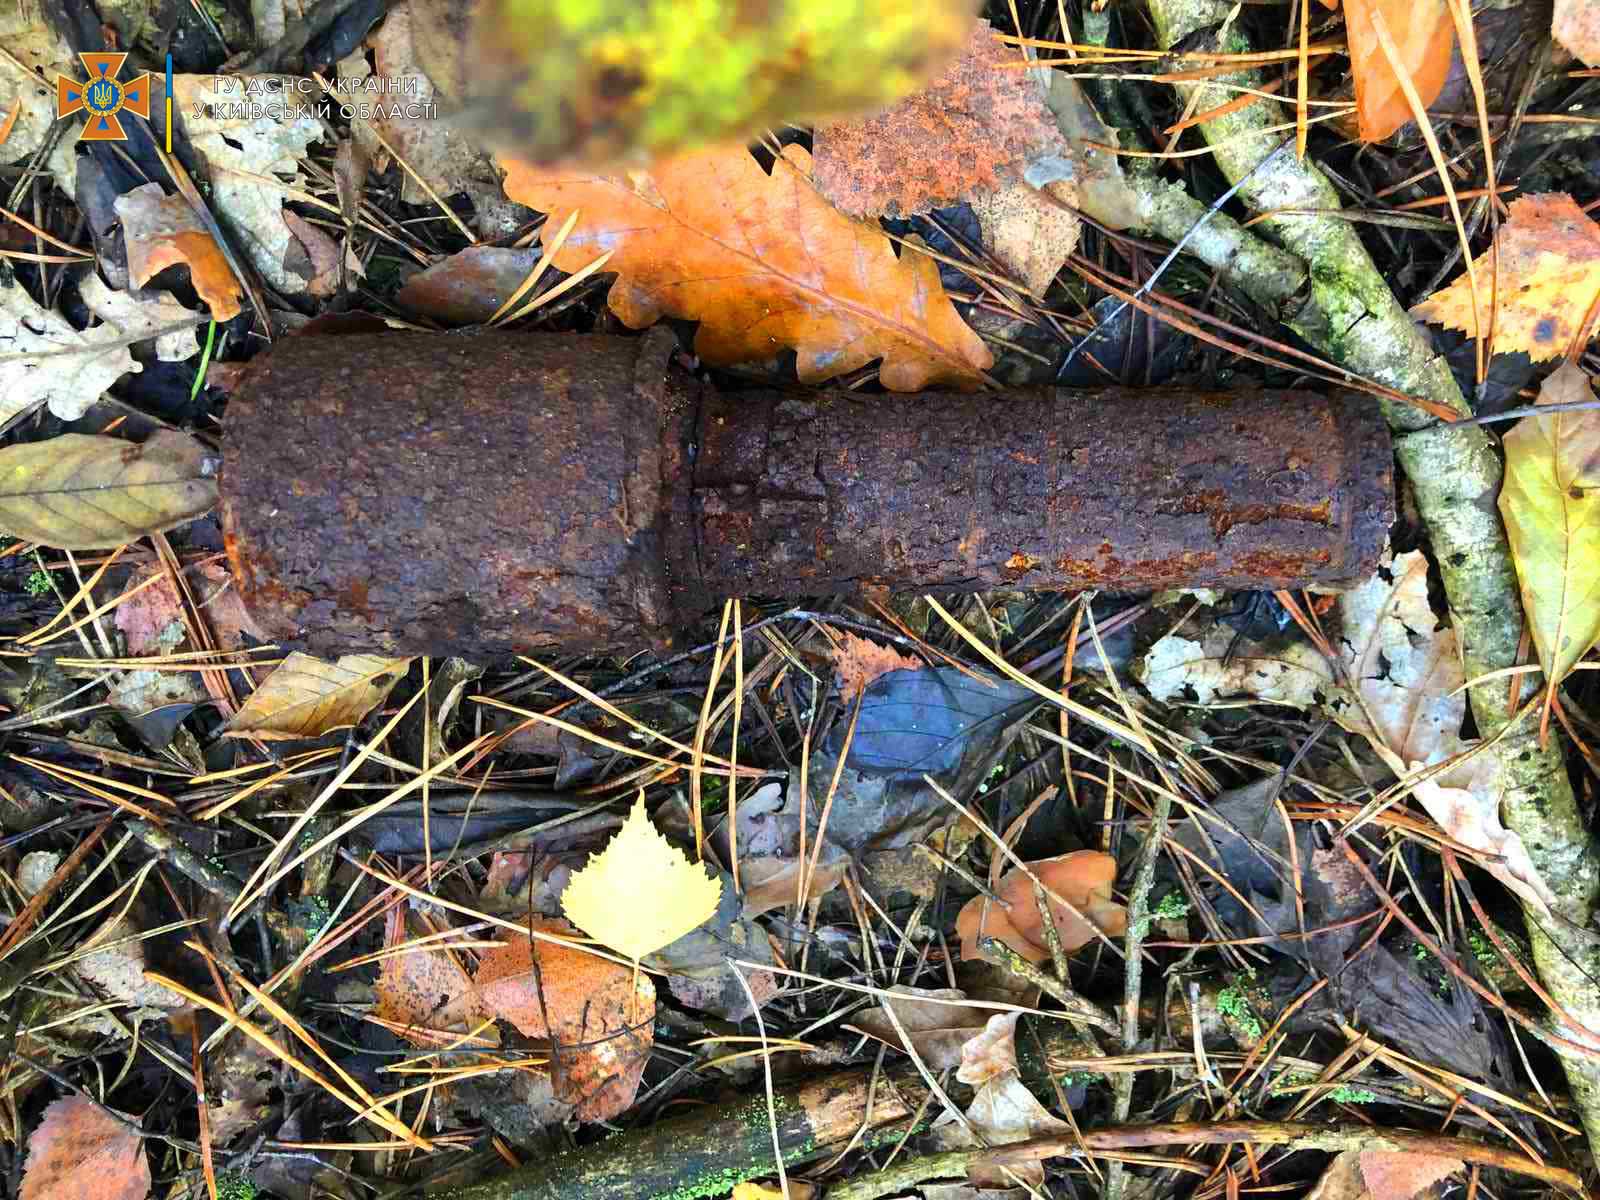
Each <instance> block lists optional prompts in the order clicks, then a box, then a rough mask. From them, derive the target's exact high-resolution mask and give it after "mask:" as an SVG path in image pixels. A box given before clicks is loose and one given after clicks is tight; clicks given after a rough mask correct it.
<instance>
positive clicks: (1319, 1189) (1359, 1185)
mask: <svg viewBox="0 0 1600 1200" xmlns="http://www.w3.org/2000/svg"><path fill="white" fill-rule="evenodd" d="M1306 1200H1371V1197H1370V1194H1369V1193H1368V1191H1367V1184H1366V1181H1365V1180H1364V1179H1362V1178H1361V1151H1359V1150H1343V1151H1340V1152H1339V1153H1338V1154H1335V1155H1334V1156H1333V1159H1332V1161H1330V1162H1329V1163H1328V1165H1327V1166H1326V1167H1324V1168H1323V1171H1322V1175H1321V1176H1320V1177H1319V1178H1318V1180H1317V1182H1316V1186H1314V1187H1313V1188H1312V1189H1311V1191H1310V1192H1309V1193H1307V1195H1306Z"/></svg>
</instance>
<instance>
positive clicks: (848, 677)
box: [833, 633, 924, 699]
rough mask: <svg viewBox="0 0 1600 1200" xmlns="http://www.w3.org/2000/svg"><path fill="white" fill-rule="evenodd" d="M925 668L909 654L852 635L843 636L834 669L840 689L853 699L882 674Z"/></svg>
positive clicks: (835, 658)
mask: <svg viewBox="0 0 1600 1200" xmlns="http://www.w3.org/2000/svg"><path fill="white" fill-rule="evenodd" d="M923 665H924V664H923V663H922V662H920V661H919V660H918V659H915V658H912V657H911V656H910V655H909V654H901V653H900V652H899V651H898V650H895V649H892V648H891V647H889V646H880V645H878V643H877V642H869V641H868V640H867V639H866V638H863V637H856V635H855V634H853V633H846V634H842V635H841V640H840V642H839V644H838V646H836V647H834V651H833V669H834V671H836V672H837V673H838V676H839V689H840V691H842V692H843V693H844V694H845V696H846V697H849V698H852V699H853V698H854V696H855V694H856V693H857V692H859V691H861V690H862V689H863V688H865V687H866V686H867V684H869V683H871V682H872V681H873V680H874V679H876V678H877V677H878V676H879V675H886V674H888V673H889V672H890V671H901V670H906V671H915V670H918V669H919V668H921V667H922V666H923Z"/></svg>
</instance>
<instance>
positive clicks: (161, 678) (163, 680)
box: [106, 670, 211, 717]
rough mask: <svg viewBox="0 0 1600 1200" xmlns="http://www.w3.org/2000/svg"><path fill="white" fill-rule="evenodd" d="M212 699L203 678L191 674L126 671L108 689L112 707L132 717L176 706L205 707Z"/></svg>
mask: <svg viewBox="0 0 1600 1200" xmlns="http://www.w3.org/2000/svg"><path fill="white" fill-rule="evenodd" d="M210 698H211V697H210V695H209V694H208V693H207V692H206V690H205V688H204V687H203V686H202V685H201V683H200V677H199V675H197V674H195V673H193V672H190V671H155V670H133V671H122V672H119V673H118V674H117V675H116V676H115V677H114V678H113V679H112V681H111V682H110V683H109V684H108V685H107V687H106V699H107V700H109V701H110V702H111V705H112V707H113V708H115V709H116V710H117V711H118V712H121V713H124V714H126V715H127V716H130V717H142V716H145V715H147V714H149V713H152V712H155V711H156V710H157V709H163V708H170V707H171V706H173V705H176V704H188V705H191V706H192V705H196V704H204V703H205V702H206V701H208V700H209V699H210Z"/></svg>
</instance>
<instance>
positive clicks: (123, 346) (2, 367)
mask: <svg viewBox="0 0 1600 1200" xmlns="http://www.w3.org/2000/svg"><path fill="white" fill-rule="evenodd" d="M3 61H4V59H3V57H0V62H3ZM142 369H143V368H142V367H140V366H139V364H138V363H137V362H135V361H134V358H133V355H132V354H130V353H129V352H128V343H127V341H126V339H124V338H123V336H122V331H121V330H120V329H118V328H117V327H116V326H115V325H106V324H100V325H95V326H92V327H91V328H89V329H84V330H78V329H74V328H73V327H72V326H71V325H70V324H68V323H67V321H66V319H65V318H64V317H62V316H61V315H60V314H59V313H56V312H53V311H51V310H50V309H47V308H43V307H41V306H40V305H39V303H38V302H37V301H35V300H34V298H33V297H32V296H30V295H28V291H27V289H26V288H24V287H23V286H22V284H21V283H18V282H16V281H13V282H12V283H11V284H10V285H9V286H7V287H0V423H9V422H10V421H11V420H12V418H14V417H19V416H21V415H22V414H24V413H26V412H28V411H29V410H30V409H32V408H34V407H36V406H37V405H39V404H47V405H49V406H50V411H51V413H53V414H54V415H55V416H58V417H60V418H61V419H62V420H63V421H76V420H77V419H78V418H79V417H81V416H83V414H84V413H86V412H88V411H89V408H90V406H91V405H93V404H94V403H95V401H97V400H99V399H100V393H101V392H103V391H105V390H106V389H107V388H108V387H110V386H111V385H112V384H113V383H115V382H116V381H117V380H119V379H121V378H122V377H123V376H124V375H126V374H127V373H128V372H130V371H139V370H142Z"/></svg>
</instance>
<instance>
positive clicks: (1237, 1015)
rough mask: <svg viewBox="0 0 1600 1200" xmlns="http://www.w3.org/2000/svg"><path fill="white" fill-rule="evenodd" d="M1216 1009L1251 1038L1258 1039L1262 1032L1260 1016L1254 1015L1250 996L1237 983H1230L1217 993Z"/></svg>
mask: <svg viewBox="0 0 1600 1200" xmlns="http://www.w3.org/2000/svg"><path fill="white" fill-rule="evenodd" d="M1217 1011H1218V1012H1219V1013H1221V1014H1222V1016H1223V1018H1224V1019H1225V1020H1227V1021H1228V1022H1229V1023H1230V1024H1232V1025H1233V1026H1234V1027H1235V1028H1237V1029H1238V1030H1239V1031H1240V1032H1241V1033H1243V1034H1245V1035H1246V1036H1247V1037H1249V1038H1251V1039H1252V1040H1258V1039H1259V1038H1260V1037H1261V1034H1262V1033H1263V1032H1264V1030H1263V1027H1262V1025H1261V1018H1260V1017H1258V1016H1256V1014H1255V1010H1254V1009H1253V1008H1251V1007H1250V997H1249V996H1247V995H1246V994H1245V990H1244V988H1243V987H1241V986H1240V985H1239V984H1237V983H1230V984H1229V985H1228V986H1227V987H1225V988H1223V989H1222V990H1221V991H1220V992H1218V993H1217Z"/></svg>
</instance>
